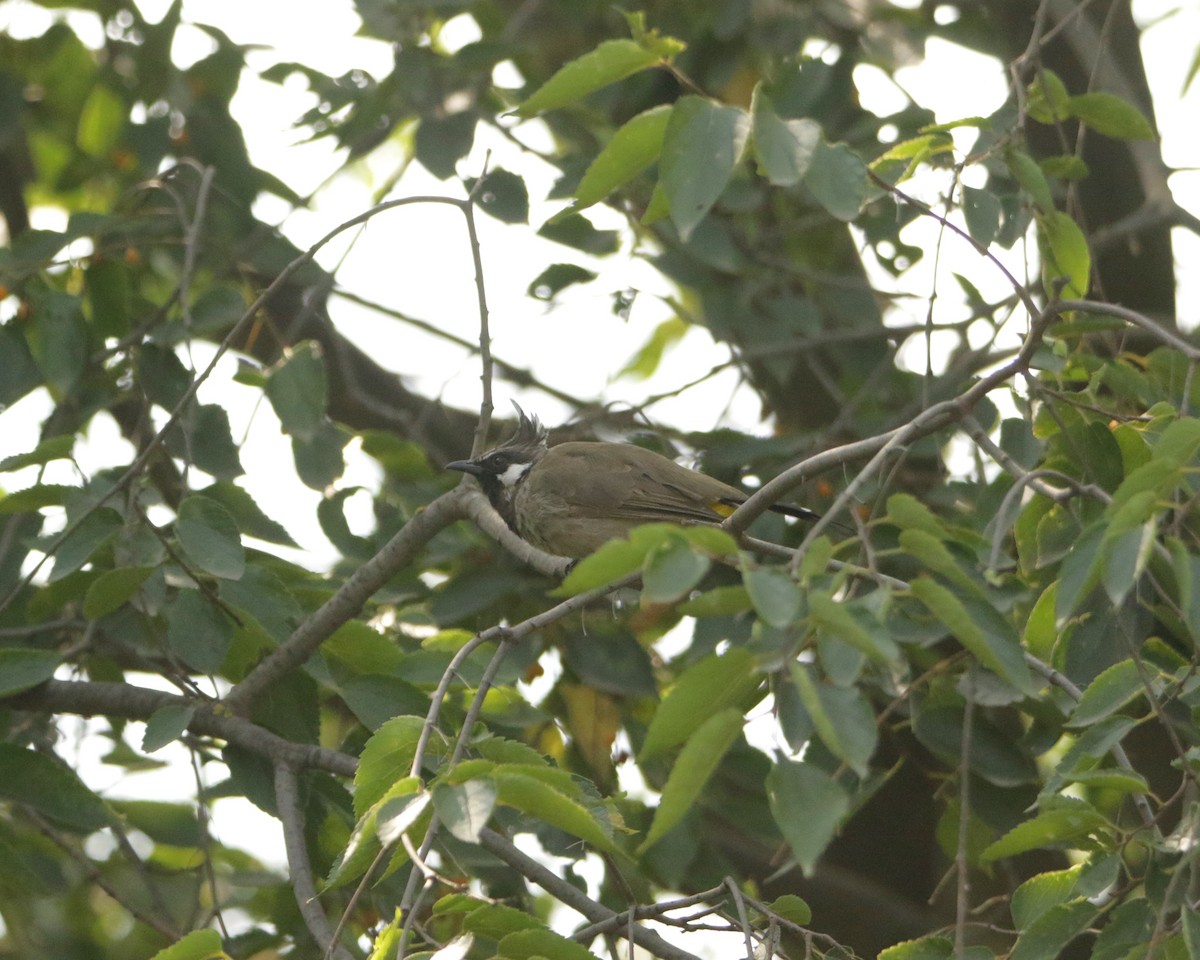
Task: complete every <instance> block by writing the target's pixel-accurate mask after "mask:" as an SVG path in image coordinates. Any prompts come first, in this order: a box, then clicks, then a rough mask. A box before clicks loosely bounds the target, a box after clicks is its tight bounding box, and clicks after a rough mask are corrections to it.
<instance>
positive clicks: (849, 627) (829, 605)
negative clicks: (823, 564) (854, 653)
mask: <svg viewBox="0 0 1200 960" xmlns="http://www.w3.org/2000/svg"><path fill="white" fill-rule="evenodd" d="M808 619H809V622H810V623H811V624H813V625H814V626H817V627H820V628H821V629H822V630H823V631H825V632H826V633H827V634H829V635H830V636H833V637H837V638H838V639H839V640H844V641H845V642H846V643H848V644H850V646H852V647H854V649H856V650H858V651H859V652H860V653H864V654H866V655H867V656H868V657H870V658H871V659H872V660H874V661H875V662H876V663H880V664H887V663H891V662H892V661H894V660H895V659H896V658H897V657H898V656H899V655H900V648H899V647H897V646H896V641H894V640H893V639H892V638H891V635H890V634H889V632H888V630H887V628H886V627H885V626H884V625H883V624H879V623H877V622H876V621H874V619H873V618H871V616H870V614H868V613H866V611H865V610H864V609H863V607H862V606H859V605H857V604H855V603H854V602H853V601H850V602H841V603H839V602H838V601H837V600H834V599H833V597H832V596H831V595H830V594H828V593H825V592H824V591H821V590H810V591H809V593H808ZM864 622H865V623H866V625H865V626H864Z"/></svg>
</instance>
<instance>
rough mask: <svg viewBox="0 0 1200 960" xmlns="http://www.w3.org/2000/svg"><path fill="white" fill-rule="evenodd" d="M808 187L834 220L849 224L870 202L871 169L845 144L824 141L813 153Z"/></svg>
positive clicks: (806, 180)
mask: <svg viewBox="0 0 1200 960" xmlns="http://www.w3.org/2000/svg"><path fill="white" fill-rule="evenodd" d="M804 184H805V186H807V187H808V189H809V190H810V191H811V193H812V195H813V197H814V199H816V201H817V203H819V204H820V205H821V206H823V207H824V208H825V210H826V211H827V212H828V213H829V215H830V216H831V217H834V218H835V219H837V220H843V221H845V222H846V223H849V222H850V221H851V220H853V219H854V218H855V217H857V216H858V212H859V210H861V209H862V205H863V203H864V201H865V200H866V199H867V165H866V164H865V163H863V161H862V158H861V157H859V156H858V154H856V153H855V152H854V151H853V150H851V149H850V148H849V147H848V146H846V145H845V144H844V143H835V144H827V143H825V141H824V140H822V141H821V142H820V143H818V144H817V147H816V149H815V150H814V151H813V156H812V162H811V163H810V164H809V167H808V172H807V173H806V174H805V175H804Z"/></svg>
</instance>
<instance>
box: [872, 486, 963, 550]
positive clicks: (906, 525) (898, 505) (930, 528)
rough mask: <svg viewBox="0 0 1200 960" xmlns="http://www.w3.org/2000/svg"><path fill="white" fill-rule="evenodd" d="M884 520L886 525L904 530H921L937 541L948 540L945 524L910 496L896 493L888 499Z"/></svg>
mask: <svg viewBox="0 0 1200 960" xmlns="http://www.w3.org/2000/svg"><path fill="white" fill-rule="evenodd" d="M884 519H885V520H887V522H888V523H894V524H895V525H896V526H898V527H901V528H903V529H906V530H923V531H924V532H925V533H928V534H929V535H930V536H932V537H936V538H937V539H938V540H948V539H949V538H950V532H949V531H948V530H947V529H946V526H945V524H943V523H942V521H941V520H940V519H938V517H937V515H936V514H934V512H933V511H932V510H930V509H929V508H928V507H927V506H925V504H923V503H922V502H921V501H920V500H918V499H917V498H916V497H914V496H912V495H911V494H907V493H896V494H893V495H892V496H890V497H888V502H887V515H886V516H885V517H884Z"/></svg>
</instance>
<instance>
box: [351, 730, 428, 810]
mask: <svg viewBox="0 0 1200 960" xmlns="http://www.w3.org/2000/svg"><path fill="white" fill-rule="evenodd" d="M424 726H425V718H424V717H393V718H392V719H391V720H389V721H388V722H387V723H385V724H384V725H383V726H382V727H380V728H379V729H378V730H376V731H375V733H374V734H373V735H372V736H371V738H370V739H369V740H368V741H367V743H366V746H364V747H363V751H362V755H361V756H360V758H359V763H358V770H357V771H356V772H355V774H354V815H355V817H356V818H358V819H360V820H361V819H362V818H363V817H365V816H366V815H367V813H368V812H369V811H370V809H371V807H372V806H374V805H375V804H376V803H378V802H379V801H380V800H381V799H383V797H384V795H385V794H386V793H387V792H388V790H390V789H391V787H392V785H393V784H394V783H396V782H397V781H398V780H401V779H404V778H406V777H407V776H408V772H409V768H410V767H411V766H412V761H413V757H414V756H415V754H416V749H417V742H418V740H419V739H420V737H421V730H422V728H423V727H424ZM445 747H446V743H445V741H444V739H443V736H442V734H441V733H439V732H437V731H434V734H433V736H432V737H431V738H430V740H429V748H428V751H427V752H428V754H429V756H430V759H434V758H436V757H437V756H438V755H439V754H440V753H443V752H444V748H445ZM439 748H441V749H439Z"/></svg>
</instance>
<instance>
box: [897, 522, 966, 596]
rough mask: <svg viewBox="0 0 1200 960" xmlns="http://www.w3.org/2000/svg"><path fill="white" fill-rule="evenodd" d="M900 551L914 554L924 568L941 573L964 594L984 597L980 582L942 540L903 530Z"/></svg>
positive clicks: (924, 533)
mask: <svg viewBox="0 0 1200 960" xmlns="http://www.w3.org/2000/svg"><path fill="white" fill-rule="evenodd" d="M900 549H901V550H904V551H905V552H906V553H910V554H912V555H913V556H914V557H915V558H916V559H917V560H919V561H920V563H921V565H922V566H924V567H927V568H929V569H930V570H933V571H934V572H936V573H940V574H941V575H942V576H943V577H945V578H946V579H947V580H949V581H950V582H951V583H953V584H954V585H955V586H956V587H960V588H962V591H963V592H964V593H970V594H974V595H975V596H977V597H982V596H984V592H983V588H982V586H981V585H980V584H979V582H978V581H977V580H975V579H974V578H973V577H972V576H971V575H970V574H969V573H968V572H967V571H966V569H965V568H964V567H963V566H962V564H961V563H960V562H959V560H958V559H957V558H956V557H955V556H954V554H952V553H951V552H950V550H949V548H947V547H946V545H945V543H944V542H943V541H942V540H941V539H940V538H938V537H935V536H933V535H932V534H930V533H927V532H925V531H924V530H901V531H900Z"/></svg>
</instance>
